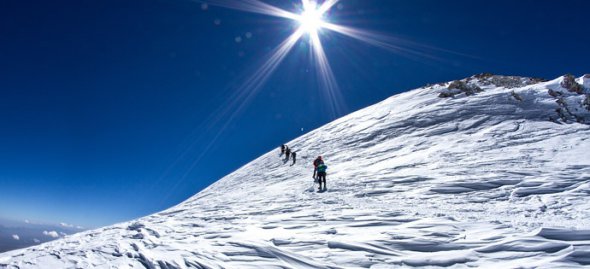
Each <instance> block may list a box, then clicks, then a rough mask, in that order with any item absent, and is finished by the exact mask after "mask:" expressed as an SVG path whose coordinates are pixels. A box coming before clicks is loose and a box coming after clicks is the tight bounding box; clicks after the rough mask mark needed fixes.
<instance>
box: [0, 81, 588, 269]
mask: <svg viewBox="0 0 590 269" xmlns="http://www.w3.org/2000/svg"><path fill="white" fill-rule="evenodd" d="M563 81H564V78H563V77H562V78H558V79H555V80H553V81H547V82H540V81H538V80H534V79H529V78H518V77H501V76H490V75H480V76H476V77H472V78H469V79H465V80H462V81H459V82H453V83H444V84H438V85H435V86H430V87H425V88H420V89H417V90H413V91H410V92H406V93H403V94H399V95H396V96H393V97H391V98H389V99H387V100H385V101H383V102H381V103H378V104H376V105H373V106H371V107H368V108H365V109H363V110H360V111H357V112H355V113H353V114H350V115H348V116H346V117H343V118H341V119H338V120H336V121H334V122H332V123H329V124H327V125H326V126H324V127H322V128H319V129H317V130H315V131H312V132H310V133H308V134H306V135H304V136H302V137H299V138H297V139H295V140H293V141H291V142H289V143H288V145H289V146H290V147H291V148H293V149H295V150H296V151H297V152H298V162H297V164H296V165H294V166H290V162H289V163H284V162H283V161H282V160H281V159H280V158H279V151H278V150H276V151H272V152H269V153H267V154H266V155H264V156H261V157H260V158H258V159H256V160H254V161H253V162H251V163H249V164H247V165H245V166H244V167H242V168H241V169H239V170H237V171H236V172H234V173H232V174H230V175H228V176H226V177H224V178H222V179H221V180H219V181H218V182H216V183H215V184H213V185H211V186H210V187H209V188H207V189H205V190H203V191H202V192H200V193H198V194H197V195H195V196H194V197H192V198H190V199H189V200H187V201H185V202H183V203H182V204H180V205H178V206H175V207H173V208H171V209H168V210H166V211H163V212H160V213H157V214H154V215H151V216H147V217H144V218H141V219H138V220H135V221H132V222H128V223H121V224H118V225H114V226H110V227H106V228H102V229H98V230H93V231H88V232H84V233H80V234H76V235H72V236H68V237H66V238H65V239H62V240H57V241H53V242H49V243H45V244H43V245H40V246H36V247H31V248H28V249H24V250H17V251H12V252H8V253H3V254H0V268H398V267H421V266H444V267H446V266H452V267H458V268H462V267H474V266H476V267H488V268H515V267H525V268H530V267H539V268H557V267H562V268H574V267H590V198H589V194H590V154H589V153H588V152H590V140H589V138H590V126H589V125H588V122H590V111H589V110H588V109H587V108H586V107H585V105H584V100H585V99H588V97H587V95H586V94H588V93H590V92H589V90H588V89H584V92H583V93H576V92H570V91H569V90H568V89H565V88H563V87H562V84H563ZM576 82H577V83H579V84H581V85H584V86H586V87H588V78H579V79H577V80H576ZM549 90H551V91H549ZM444 96H447V97H444ZM585 119H588V122H587V123H584V122H586V120H585ZM317 155H323V156H324V159H325V160H326V164H327V165H328V167H329V168H328V189H329V190H328V191H327V192H325V193H317V192H315V191H314V190H313V189H311V186H312V179H311V174H312V170H311V168H310V166H311V161H312V160H313V158H315V156H317Z"/></svg>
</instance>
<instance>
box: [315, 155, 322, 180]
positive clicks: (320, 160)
mask: <svg viewBox="0 0 590 269" xmlns="http://www.w3.org/2000/svg"><path fill="white" fill-rule="evenodd" d="M322 163H324V160H323V159H322V156H318V157H317V158H316V159H315V160H314V161H313V179H316V180H317V177H316V175H317V170H318V165H320V164H322Z"/></svg>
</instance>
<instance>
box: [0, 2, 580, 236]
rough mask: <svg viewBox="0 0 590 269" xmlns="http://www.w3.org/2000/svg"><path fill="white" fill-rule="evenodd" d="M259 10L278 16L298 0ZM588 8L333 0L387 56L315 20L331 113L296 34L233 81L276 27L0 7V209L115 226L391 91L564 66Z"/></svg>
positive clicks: (149, 9) (138, 12) (259, 21)
mask: <svg viewBox="0 0 590 269" xmlns="http://www.w3.org/2000/svg"><path fill="white" fill-rule="evenodd" d="M230 2H231V1H230ZM265 3H269V4H272V5H276V6H279V7H281V8H284V9H286V10H289V11H293V12H295V11H296V10H297V6H296V5H297V4H298V0H294V1H286V0H285V1H278V0H275V1H265ZM588 14H590V2H588V1H584V0H578V1H574V0H562V1H532V0H519V1H513V0H510V1H508V0H500V1H473V0H469V1H467V0H465V1H461V0H449V1H440V0H411V1H410V0H407V1H401V0H399V1H398V0H371V1H367V0H341V1H340V2H339V3H338V4H337V5H336V6H334V7H333V8H332V9H331V10H330V11H328V13H327V15H326V20H328V21H330V22H332V23H337V24H341V25H345V26H350V27H356V28H361V29H365V30H371V31H375V32H380V33H382V34H384V35H387V36H389V37H392V38H391V39H388V42H390V43H391V44H393V45H395V46H401V47H402V48H403V49H402V50H397V51H395V50H386V49H382V48H378V47H375V46H372V45H370V44H367V43H364V42H361V41H358V40H355V39H353V38H350V37H347V36H344V35H341V34H338V33H334V32H330V31H324V30H322V31H321V33H320V37H321V40H322V44H323V48H324V50H325V54H326V57H327V59H328V61H329V63H330V65H331V67H332V70H333V73H334V77H335V79H336V81H337V83H338V85H339V93H340V94H341V96H342V100H341V101H340V102H338V104H339V105H341V107H342V108H341V109H340V110H337V111H333V110H329V109H327V108H328V107H329V105H328V103H329V102H330V100H327V98H326V97H325V89H323V88H322V86H321V84H319V83H318V77H317V76H316V75H314V74H315V71H316V70H317V66H316V65H315V64H314V62H312V61H310V45H309V43H310V42H309V38H306V37H303V38H302V39H301V40H299V41H298V42H297V43H296V44H295V46H294V47H293V49H292V51H291V52H290V53H289V54H288V55H287V56H286V57H285V59H284V60H283V61H282V62H281V63H280V65H279V66H278V67H277V68H276V70H275V72H274V73H273V74H272V75H270V76H269V77H268V80H267V81H265V83H264V84H261V86H260V87H255V88H256V89H255V90H254V89H252V88H244V87H240V86H243V85H244V83H245V81H248V79H250V78H251V76H252V74H253V72H255V71H256V70H257V69H258V68H259V67H260V65H261V64H262V63H264V62H265V61H266V60H267V59H268V58H267V55H268V54H269V53H270V52H271V51H272V50H273V49H274V48H276V47H277V46H278V45H279V44H280V43H281V42H283V41H284V40H285V39H286V38H287V37H288V36H289V35H290V34H291V33H293V32H294V30H296V29H297V25H298V24H297V23H296V22H294V21H292V20H289V19H284V18H279V17H272V16H267V15H262V14H256V13H250V12H244V11H239V10H234V9H230V8H226V7H219V6H215V5H213V4H209V5H203V3H201V2H195V1H187V0H124V1H121V0H101V1H97V0H64V1H57V2H56V1H41V0H35V1H31V0H3V1H1V2H0V217H4V218H10V219H31V220H37V221H46V222H54V223H59V222H66V223H72V224H75V225H82V226H85V227H98V226H102V225H106V224H111V223H115V222H119V221H123V220H129V219H133V218H136V217H140V216H144V215H147V214H150V213H154V212H157V211H160V210H163V209H166V208H168V207H170V206H173V205H175V204H177V203H179V202H181V201H183V200H185V199H187V198H188V197H190V196H192V195H193V194H195V193H197V192H198V191H199V190H201V189H203V188H205V187H206V186H208V185H209V184H211V183H213V182H215V181H216V180H218V179H219V178H221V177H222V176H224V175H226V174H228V173H230V172H232V171H234V170H235V169H237V168H239V167H240V166H242V165H244V164H245V163H247V162H249V161H250V160H252V159H254V158H256V157H258V156H260V155H261V154H263V153H265V152H268V151H269V150H273V149H276V148H277V147H278V146H279V145H280V144H281V143H283V142H285V141H288V140H290V139H293V138H295V137H297V136H299V135H301V134H303V133H305V132H307V131H309V130H312V129H314V128H317V127H319V126H321V125H323V124H325V123H327V122H329V121H331V120H333V119H335V117H338V116H342V115H344V114H347V113H350V112H352V111H355V110H358V109H360V108H363V107H366V106H368V105H371V104H373V103H375V102H378V101H380V100H383V99H385V98H387V97H389V96H391V95H394V94H396V93H399V92H402V91H405V90H409V89H413V88H416V87H419V86H423V85H425V84H427V83H435V82H441V81H449V80H453V79H460V78H464V77H467V76H471V75H473V74H476V73H481V72H491V73H497V74H506V75H522V76H535V77H545V78H555V77H557V76H559V75H562V74H565V73H573V74H575V75H582V74H583V73H584V72H590V61H589V57H588V53H589V51H588V48H589V47H590V34H588V28H589V26H590V16H589V15H588ZM243 94H250V98H244V96H243ZM310 172H311V171H310Z"/></svg>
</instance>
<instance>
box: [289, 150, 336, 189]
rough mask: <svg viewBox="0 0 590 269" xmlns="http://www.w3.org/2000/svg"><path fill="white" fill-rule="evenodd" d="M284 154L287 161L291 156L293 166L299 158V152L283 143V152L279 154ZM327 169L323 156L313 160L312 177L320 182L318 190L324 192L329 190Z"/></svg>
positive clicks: (316, 181)
mask: <svg viewBox="0 0 590 269" xmlns="http://www.w3.org/2000/svg"><path fill="white" fill-rule="evenodd" d="M283 154H285V163H286V162H288V161H289V158H290V157H291V158H292V159H293V163H292V164H291V166H293V165H294V164H295V161H296V158H297V153H296V152H295V151H293V150H291V149H290V148H289V147H288V146H286V145H285V144H283V145H281V154H280V155H279V156H283ZM327 169H328V166H327V165H326V164H325V163H324V159H323V158H322V156H318V157H317V158H316V159H315V160H314V161H313V176H312V177H313V179H314V182H315V183H318V184H319V188H318V191H320V192H324V191H326V190H327V187H326V170H327ZM322 184H323V185H322Z"/></svg>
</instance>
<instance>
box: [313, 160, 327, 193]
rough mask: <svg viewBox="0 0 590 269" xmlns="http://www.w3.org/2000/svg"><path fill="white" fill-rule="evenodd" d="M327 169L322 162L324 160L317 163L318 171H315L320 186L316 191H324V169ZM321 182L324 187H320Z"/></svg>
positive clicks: (325, 188)
mask: <svg viewBox="0 0 590 269" xmlns="http://www.w3.org/2000/svg"><path fill="white" fill-rule="evenodd" d="M327 169H328V166H327V165H326V164H324V162H322V163H321V164H319V165H318V167H317V169H316V170H317V171H318V172H317V176H318V183H320V187H319V189H318V191H320V192H324V191H326V190H327V189H328V188H327V187H326V170H327ZM322 182H323V183H324V188H322Z"/></svg>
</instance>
